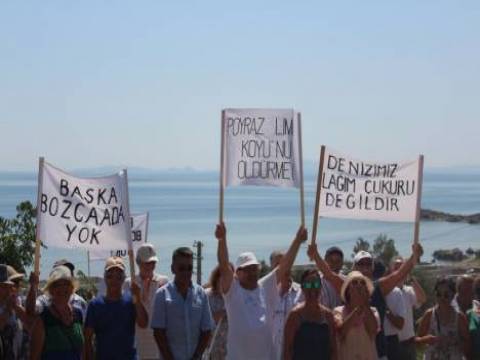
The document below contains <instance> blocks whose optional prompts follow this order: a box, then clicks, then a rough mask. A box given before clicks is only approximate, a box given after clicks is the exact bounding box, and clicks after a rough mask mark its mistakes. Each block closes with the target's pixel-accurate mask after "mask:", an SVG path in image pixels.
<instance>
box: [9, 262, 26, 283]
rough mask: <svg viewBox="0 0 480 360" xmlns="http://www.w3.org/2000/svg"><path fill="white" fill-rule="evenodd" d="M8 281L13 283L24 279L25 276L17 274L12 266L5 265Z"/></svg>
mask: <svg viewBox="0 0 480 360" xmlns="http://www.w3.org/2000/svg"><path fill="white" fill-rule="evenodd" d="M7 272H8V280H10V281H15V280H21V279H23V278H24V277H25V274H21V273H19V272H18V271H17V270H15V268H14V267H13V266H10V265H7Z"/></svg>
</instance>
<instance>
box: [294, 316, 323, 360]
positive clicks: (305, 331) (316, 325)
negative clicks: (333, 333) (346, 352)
mask: <svg viewBox="0 0 480 360" xmlns="http://www.w3.org/2000/svg"><path fill="white" fill-rule="evenodd" d="M301 321H302V322H301V324H300V326H299V328H298V330H297V333H296V334H295V339H294V340H293V359H294V360H310V359H312V360H324V359H325V360H329V359H330V356H331V349H330V330H329V327H328V323H327V321H326V320H325V317H324V316H322V320H321V321H320V322H318V321H311V320H307V319H304V318H303V316H301Z"/></svg>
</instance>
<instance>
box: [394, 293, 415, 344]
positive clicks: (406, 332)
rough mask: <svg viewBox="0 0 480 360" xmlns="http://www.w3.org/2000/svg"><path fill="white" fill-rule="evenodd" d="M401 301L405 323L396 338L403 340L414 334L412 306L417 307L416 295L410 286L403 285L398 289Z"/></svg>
mask: <svg viewBox="0 0 480 360" xmlns="http://www.w3.org/2000/svg"><path fill="white" fill-rule="evenodd" d="M400 293H401V294H402V298H403V302H404V304H405V318H404V319H405V324H404V325H403V329H402V330H401V331H400V332H399V334H398V340H400V341H405V340H408V339H411V338H412V337H414V336H415V327H414V324H413V308H414V307H415V308H416V307H418V305H419V304H418V302H417V296H416V295H415V290H413V287H411V286H407V285H405V286H403V287H402V288H401V289H400Z"/></svg>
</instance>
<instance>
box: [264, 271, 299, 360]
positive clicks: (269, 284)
mask: <svg viewBox="0 0 480 360" xmlns="http://www.w3.org/2000/svg"><path fill="white" fill-rule="evenodd" d="M276 282H277V280H276V270H273V271H272V272H270V273H268V274H267V275H265V276H264V277H263V278H261V279H260V281H259V283H261V284H262V285H263V287H264V289H265V298H266V302H267V316H268V317H269V320H268V322H269V326H270V329H271V334H272V341H273V348H274V352H275V354H274V358H275V359H277V360H281V359H282V350H283V333H284V328H285V321H286V320H287V316H288V314H289V313H290V310H292V309H293V307H294V306H295V305H297V304H298V303H299V300H300V296H301V294H302V289H301V287H300V284H297V283H296V282H292V284H291V285H290V288H289V289H288V291H287V292H286V293H285V294H283V296H280V288H279V286H278V285H277V283H276Z"/></svg>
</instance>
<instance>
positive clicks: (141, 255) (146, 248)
mask: <svg viewBox="0 0 480 360" xmlns="http://www.w3.org/2000/svg"><path fill="white" fill-rule="evenodd" d="M135 261H136V262H137V265H140V263H149V262H153V261H155V262H158V257H157V253H156V252H155V248H154V247H153V245H152V244H142V245H141V246H140V247H139V248H138V250H137V255H136V256H135Z"/></svg>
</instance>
